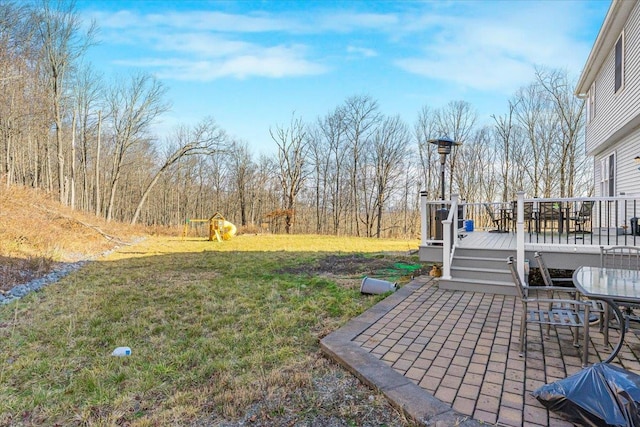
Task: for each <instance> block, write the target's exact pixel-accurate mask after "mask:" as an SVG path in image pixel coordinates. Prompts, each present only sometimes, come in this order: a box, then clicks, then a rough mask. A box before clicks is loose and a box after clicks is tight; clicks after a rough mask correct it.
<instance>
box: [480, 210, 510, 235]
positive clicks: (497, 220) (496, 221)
mask: <svg viewBox="0 0 640 427" xmlns="http://www.w3.org/2000/svg"><path fill="white" fill-rule="evenodd" d="M482 205H483V206H484V208H485V209H486V211H487V214H488V215H489V218H490V219H491V222H493V225H495V226H496V227H498V228H497V229H496V230H489V233H508V230H505V229H504V225H505V222H506V220H505V218H504V217H502V216H499V217H496V213H495V211H494V210H493V207H492V206H491V205H490V204H489V203H483V204H482Z"/></svg>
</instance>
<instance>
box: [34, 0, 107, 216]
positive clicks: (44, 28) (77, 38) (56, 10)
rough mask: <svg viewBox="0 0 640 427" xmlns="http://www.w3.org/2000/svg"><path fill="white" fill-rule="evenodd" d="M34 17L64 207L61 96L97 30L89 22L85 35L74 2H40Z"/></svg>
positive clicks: (62, 100) (60, 0) (62, 112)
mask: <svg viewBox="0 0 640 427" xmlns="http://www.w3.org/2000/svg"><path fill="white" fill-rule="evenodd" d="M37 14H38V19H39V24H38V34H39V36H40V40H41V43H42V49H43V55H44V59H45V61H46V64H47V66H46V68H45V69H46V76H47V82H48V87H49V91H50V93H51V104H52V111H53V119H54V124H55V135H56V152H57V165H58V190H59V192H60V202H61V203H67V201H68V200H67V198H66V197H65V193H66V190H67V189H65V168H64V163H65V159H64V147H63V136H62V125H63V124H62V120H63V115H64V111H63V105H64V103H65V100H64V96H65V91H66V89H67V79H68V77H69V73H70V72H71V71H73V67H74V65H75V62H76V61H77V60H78V58H80V57H81V56H82V55H83V54H84V53H85V51H86V50H87V48H88V47H89V46H90V45H91V44H92V43H93V36H94V33H95V31H96V26H95V23H94V22H92V23H91V24H90V25H89V26H88V27H87V29H86V31H84V28H83V25H82V21H81V20H80V17H79V15H78V14H77V12H76V10H75V3H74V2H73V1H63V0H42V4H41V8H40V9H38V10H37Z"/></svg>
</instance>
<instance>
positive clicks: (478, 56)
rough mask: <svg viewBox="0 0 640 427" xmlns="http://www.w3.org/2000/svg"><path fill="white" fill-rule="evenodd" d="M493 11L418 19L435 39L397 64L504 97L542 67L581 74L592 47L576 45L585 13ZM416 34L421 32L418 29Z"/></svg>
mask: <svg viewBox="0 0 640 427" xmlns="http://www.w3.org/2000/svg"><path fill="white" fill-rule="evenodd" d="M514 4H515V6H514ZM485 5H486V3H485ZM493 6H494V8H493V10H490V11H485V13H482V14H474V13H473V11H470V13H465V14H464V15H455V16H451V15H448V16H441V17H439V18H437V19H434V17H433V16H429V17H428V18H422V19H420V18H418V19H416V21H415V22H423V23H425V25H430V26H431V27H430V28H429V30H430V31H432V32H433V37H432V38H431V39H427V41H426V42H425V43H424V45H423V46H421V49H420V50H418V52H417V54H416V55H412V56H409V57H406V58H402V59H397V60H396V61H395V63H396V65H397V66H399V67H400V68H402V69H404V70H405V71H408V72H410V73H414V74H418V75H422V76H425V77H428V78H431V79H437V80H441V81H447V82H450V83H452V84H457V85H462V86H466V87H469V88H473V89H478V90H486V91H500V92H503V93H512V92H513V91H515V90H516V89H517V88H518V87H519V86H522V85H523V82H528V81H531V80H532V79H533V72H534V71H533V70H534V68H535V66H537V65H543V66H549V67H553V68H567V69H572V70H580V67H581V66H582V64H583V63H584V60H585V59H586V56H587V54H588V52H589V48H590V43H588V42H587V43H579V42H576V38H577V36H576V34H575V32H576V31H577V30H576V29H577V28H578V27H579V25H578V24H579V22H577V20H579V19H580V14H576V11H575V8H574V6H575V3H568V2H515V3H507V2H495V3H493ZM487 12H490V13H487ZM415 22H414V23H415ZM412 29H413V31H417V29H416V26H415V25H413V26H412Z"/></svg>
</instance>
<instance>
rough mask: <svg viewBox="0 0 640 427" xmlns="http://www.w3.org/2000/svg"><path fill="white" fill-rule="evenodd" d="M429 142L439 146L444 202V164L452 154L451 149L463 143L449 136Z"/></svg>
mask: <svg viewBox="0 0 640 427" xmlns="http://www.w3.org/2000/svg"><path fill="white" fill-rule="evenodd" d="M427 142H428V143H429V144H435V145H437V146H438V154H440V186H441V188H442V200H443V201H444V164H445V162H446V161H447V155H448V154H451V147H457V146H459V145H461V143H460V142H455V141H454V140H452V139H451V138H449V137H448V136H444V137H442V138H438V139H430V140H429V141H427Z"/></svg>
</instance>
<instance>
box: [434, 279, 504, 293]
mask: <svg viewBox="0 0 640 427" xmlns="http://www.w3.org/2000/svg"><path fill="white" fill-rule="evenodd" d="M438 286H439V288H440V289H446V290H450V291H465V292H482V293H485V294H498V295H516V287H515V285H514V284H513V282H504V281H500V280H477V279H457V278H455V277H454V278H451V279H440V282H439V284H438Z"/></svg>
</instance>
